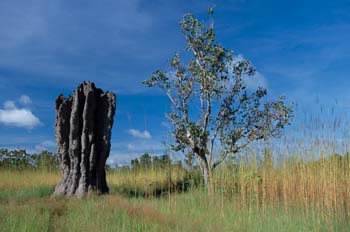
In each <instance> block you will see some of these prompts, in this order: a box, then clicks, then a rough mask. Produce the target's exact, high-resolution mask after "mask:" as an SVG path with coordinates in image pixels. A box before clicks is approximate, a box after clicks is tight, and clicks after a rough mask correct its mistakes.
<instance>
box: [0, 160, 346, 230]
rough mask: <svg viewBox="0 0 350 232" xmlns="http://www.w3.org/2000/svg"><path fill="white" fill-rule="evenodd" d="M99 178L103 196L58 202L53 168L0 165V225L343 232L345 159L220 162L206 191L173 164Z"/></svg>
mask: <svg viewBox="0 0 350 232" xmlns="http://www.w3.org/2000/svg"><path fill="white" fill-rule="evenodd" d="M107 176H108V183H109V185H110V189H111V193H110V194H109V195H107V196H102V197H97V196H92V197H89V198H87V199H74V198H69V199H66V198H54V197H52V196H51V194H52V192H53V188H54V185H55V184H56V183H57V182H58V181H59V173H56V172H53V173H48V172H44V171H30V170H24V171H11V170H0V179H1V182H0V230H1V231H16V232H17V231H350V221H349V214H350V207H349V203H348V202H349V200H350V162H349V160H348V157H342V158H341V157H337V156H334V157H332V158H327V159H319V160H317V161H309V162H303V161H296V160H295V159H294V160H293V159H290V160H289V161H286V162H284V163H283V164H281V165H278V167H276V165H272V164H271V163H269V162H265V163H263V164H260V165H258V164H257V163H255V162H250V163H249V164H245V165H232V166H230V165H226V166H223V167H222V168H221V169H219V170H218V171H217V172H216V175H215V177H214V178H213V186H214V189H215V192H213V193H212V194H208V193H207V192H206V191H205V190H204V189H202V188H200V187H194V185H192V187H189V188H184V187H179V185H180V186H181V184H179V183H183V184H184V183H185V182H186V181H187V182H190V183H191V180H188V178H186V173H185V172H184V171H183V169H180V168H178V169H176V168H173V169H171V170H166V169H161V170H160V169H150V170H129V171H128V170H126V171H125V170H124V171H113V172H109V173H108V174H107ZM159 192H160V194H159Z"/></svg>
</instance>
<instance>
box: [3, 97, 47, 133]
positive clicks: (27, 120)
mask: <svg viewBox="0 0 350 232" xmlns="http://www.w3.org/2000/svg"><path fill="white" fill-rule="evenodd" d="M0 124H3V125H6V126H16V127H23V128H27V129H33V128H34V127H36V126H38V125H39V124H40V120H39V118H37V117H36V116H35V115H34V114H33V113H32V112H31V111H30V110H29V109H26V108H17V106H16V104H15V103H14V102H13V101H6V102H5V103H4V109H0Z"/></svg>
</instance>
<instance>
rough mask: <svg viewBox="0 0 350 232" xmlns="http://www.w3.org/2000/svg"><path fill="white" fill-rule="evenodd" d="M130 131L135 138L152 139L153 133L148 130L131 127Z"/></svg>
mask: <svg viewBox="0 0 350 232" xmlns="http://www.w3.org/2000/svg"><path fill="white" fill-rule="evenodd" d="M128 133H129V134H130V135H131V136H132V137H134V138H139V139H151V138H152V136H151V134H150V133H149V132H148V131H147V130H144V131H139V130H136V129H130V130H129V131H128Z"/></svg>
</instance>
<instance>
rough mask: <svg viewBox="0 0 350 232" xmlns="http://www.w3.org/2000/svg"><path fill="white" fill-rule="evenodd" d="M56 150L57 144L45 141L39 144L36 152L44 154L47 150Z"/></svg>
mask: <svg viewBox="0 0 350 232" xmlns="http://www.w3.org/2000/svg"><path fill="white" fill-rule="evenodd" d="M55 148H56V144H55V142H54V141H52V140H45V141H43V142H42V143H40V144H38V145H36V146H35V151H36V152H42V151H45V150H50V151H52V150H54V149H55Z"/></svg>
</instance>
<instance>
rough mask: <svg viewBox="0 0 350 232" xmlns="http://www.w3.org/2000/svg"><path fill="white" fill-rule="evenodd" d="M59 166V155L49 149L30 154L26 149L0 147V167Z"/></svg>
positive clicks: (45, 167) (46, 167) (52, 168)
mask: <svg viewBox="0 0 350 232" xmlns="http://www.w3.org/2000/svg"><path fill="white" fill-rule="evenodd" d="M58 167H59V162H58V157H57V156H56V155H55V154H54V153H52V152H49V151H42V152H40V153H37V154H36V153H35V154H30V153H28V152H27V151H26V150H23V149H18V150H8V149H0V168H10V169H28V168H33V169H34V168H36V169H38V168H39V169H45V170H47V171H54V170H57V169H58Z"/></svg>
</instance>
